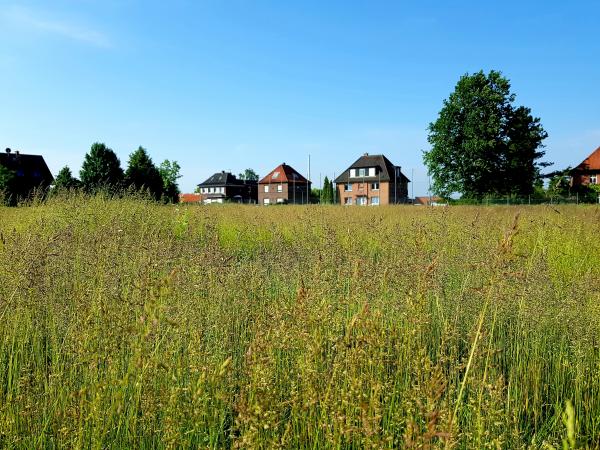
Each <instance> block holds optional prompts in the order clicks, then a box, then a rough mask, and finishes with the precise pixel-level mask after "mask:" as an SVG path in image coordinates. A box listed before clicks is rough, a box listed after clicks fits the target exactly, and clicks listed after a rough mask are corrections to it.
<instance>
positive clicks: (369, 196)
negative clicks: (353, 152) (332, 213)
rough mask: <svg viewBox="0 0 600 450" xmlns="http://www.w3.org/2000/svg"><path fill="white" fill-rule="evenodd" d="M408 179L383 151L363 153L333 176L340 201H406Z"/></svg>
mask: <svg viewBox="0 0 600 450" xmlns="http://www.w3.org/2000/svg"><path fill="white" fill-rule="evenodd" d="M409 181H410V180H409V179H408V178H407V177H406V176H405V175H404V174H403V173H402V171H401V169H400V166H396V165H394V164H392V162H391V161H390V160H389V159H387V158H386V157H385V156H384V155H369V154H368V153H365V154H364V155H363V156H361V157H360V158H358V159H357V160H356V161H355V162H354V164H352V165H351V166H350V167H348V168H347V169H346V170H345V171H344V172H343V173H342V174H341V175H340V176H339V177H337V178H336V179H335V184H336V190H337V198H338V202H339V203H341V204H342V205H347V206H350V205H359V206H367V205H373V206H377V205H393V204H398V203H407V202H408V183H409Z"/></svg>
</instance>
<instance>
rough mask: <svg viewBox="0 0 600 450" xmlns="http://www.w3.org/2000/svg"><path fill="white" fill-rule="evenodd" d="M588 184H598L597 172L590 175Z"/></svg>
mask: <svg viewBox="0 0 600 450" xmlns="http://www.w3.org/2000/svg"><path fill="white" fill-rule="evenodd" d="M590 184H598V175H597V174H593V175H590Z"/></svg>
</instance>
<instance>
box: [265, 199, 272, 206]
mask: <svg viewBox="0 0 600 450" xmlns="http://www.w3.org/2000/svg"><path fill="white" fill-rule="evenodd" d="M270 203H271V199H270V198H264V199H263V205H268V204H270Z"/></svg>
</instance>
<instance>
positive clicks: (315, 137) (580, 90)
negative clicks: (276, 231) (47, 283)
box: [0, 0, 600, 195]
mask: <svg viewBox="0 0 600 450" xmlns="http://www.w3.org/2000/svg"><path fill="white" fill-rule="evenodd" d="M599 20H600V2H598V1H597V0H596V1H579V2H578V1H574V2H564V1H561V2H558V1H544V2H542V1H539V2H538V1H536V2H527V1H523V0H521V1H504V2H501V3H499V2H481V1H471V2H433V1H426V0H423V1H418V2H402V1H389V2H387V1H370V2H367V1H360V2H358V1H327V2H323V1H301V2H292V1H260V0H253V1H250V0H232V1H224V0H223V1H217V0H196V1H182V0H172V1H141V0H140V1H138V0H121V1H118V0H101V1H96V0H78V1H65V0H56V1H52V2H49V1H48V2H41V1H21V2H14V1H4V0H0V85H1V89H0V146H1V147H2V148H4V147H11V148H13V149H20V150H21V151H22V152H24V153H41V154H43V155H44V156H45V158H46V160H47V162H48V164H49V166H50V168H51V170H52V171H53V173H56V172H57V171H58V170H59V169H60V168H61V167H62V166H64V165H69V166H70V167H71V169H72V170H73V171H74V172H75V173H78V172H79V168H80V166H81V162H82V160H83V156H84V154H85V153H86V152H87V150H88V149H89V147H90V145H91V144H92V143H93V142H95V141H101V142H105V143H106V144H107V145H109V146H110V147H111V148H113V149H114V150H115V151H116V152H117V154H118V155H119V157H120V159H121V162H122V164H123V166H125V165H126V162H127V159H128V155H129V153H131V152H132V151H133V150H135V148H137V146H138V145H143V146H144V147H146V148H148V150H149V151H150V154H151V155H152V157H153V159H154V160H155V162H157V163H158V162H160V161H162V160H163V159H165V158H168V159H174V160H177V161H178V162H179V163H180V164H181V166H182V175H183V177H182V179H181V180H180V185H181V188H182V190H183V191H186V192H189V191H192V190H193V188H194V186H195V185H196V184H198V183H199V182H201V181H203V180H204V179H206V178H207V177H208V176H209V175H211V174H212V173H214V172H216V171H220V170H231V171H232V172H234V173H239V172H240V171H243V169H245V168H247V167H252V168H254V169H255V170H256V171H257V172H258V173H259V174H262V175H264V174H266V173H267V172H268V171H269V170H271V169H272V168H273V167H274V166H276V165H277V164H279V163H281V162H284V161H285V162H287V163H288V164H291V165H292V166H294V167H295V168H297V169H298V170H300V171H301V172H303V173H306V171H307V159H308V155H309V154H310V155H311V159H312V179H313V181H315V182H316V184H318V182H319V176H321V177H324V176H325V175H329V176H330V177H331V176H333V175H334V173H337V174H339V173H340V172H341V171H342V170H344V169H345V168H346V167H347V166H348V165H349V164H351V163H352V162H353V161H354V160H355V159H356V158H357V157H358V156H360V155H361V154H362V153H364V152H369V153H384V154H386V155H387V156H388V157H389V158H390V159H391V160H392V161H393V162H394V163H396V164H398V165H401V166H402V168H403V171H404V172H405V173H406V174H407V175H408V176H409V178H410V177H411V176H412V177H413V178H414V181H415V183H414V193H415V195H422V194H426V192H427V174H426V170H425V168H424V167H423V165H422V157H421V155H422V154H421V151H422V150H424V149H426V148H427V126H428V124H429V123H430V122H431V121H433V120H435V118H436V115H437V112H438V111H439V109H440V107H441V105H442V101H443V99H444V98H446V97H447V96H448V95H449V93H450V92H451V91H452V89H453V87H454V85H455V84H456V82H457V80H458V78H459V77H460V76H461V75H463V74H464V73H467V72H470V73H471V72H475V71H478V70H480V69H483V70H485V71H488V70H490V69H497V70H501V71H502V72H503V73H504V74H505V75H506V76H507V77H508V78H510V80H511V82H512V86H513V90H514V92H515V93H516V94H517V103H519V104H524V105H526V106H528V107H530V108H532V110H533V113H534V114H535V115H536V116H539V117H540V118H541V120H542V124H543V125H544V127H545V128H546V130H547V131H548V133H549V134H550V137H549V139H548V140H547V141H546V145H547V148H546V151H547V159H548V160H550V161H554V162H555V163H556V164H555V166H556V167H557V168H562V167H565V166H567V165H576V164H578V163H579V162H580V161H581V160H582V159H584V158H585V156H587V154H589V153H590V152H591V151H592V150H594V149H595V148H596V147H598V146H599V145H600V107H599V105H600V58H599V55H600V37H599V36H598V31H597V24H598V21H599Z"/></svg>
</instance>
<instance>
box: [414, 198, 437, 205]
mask: <svg viewBox="0 0 600 450" xmlns="http://www.w3.org/2000/svg"><path fill="white" fill-rule="evenodd" d="M443 201H444V199H443V198H441V197H436V196H431V197H428V196H423V197H415V202H414V204H415V205H430V204H431V203H441V202H443Z"/></svg>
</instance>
